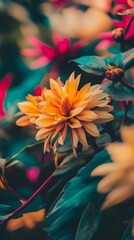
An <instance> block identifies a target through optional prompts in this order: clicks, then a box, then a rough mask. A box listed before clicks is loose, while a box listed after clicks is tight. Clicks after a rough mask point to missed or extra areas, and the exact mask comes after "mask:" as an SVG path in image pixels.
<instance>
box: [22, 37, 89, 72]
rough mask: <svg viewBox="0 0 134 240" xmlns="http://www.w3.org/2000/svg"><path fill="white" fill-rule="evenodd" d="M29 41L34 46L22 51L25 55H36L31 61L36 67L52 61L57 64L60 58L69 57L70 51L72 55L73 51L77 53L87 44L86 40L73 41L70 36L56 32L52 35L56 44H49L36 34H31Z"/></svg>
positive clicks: (32, 65)
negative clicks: (63, 35) (62, 35)
mask: <svg viewBox="0 0 134 240" xmlns="http://www.w3.org/2000/svg"><path fill="white" fill-rule="evenodd" d="M28 41H29V42H30V43H31V44H32V45H33V47H34V48H24V49H22V50H21V53H22V55H24V56H29V57H36V60H34V61H33V62H32V63H31V67H32V68H34V69H36V68H40V67H43V66H46V65H47V64H49V63H50V62H55V64H57V63H59V59H61V58H62V59H63V57H65V58H67V57H68V54H69V53H70V55H72V53H73V54H74V55H75V54H76V53H77V51H78V50H79V49H80V48H81V47H83V46H85V45H86V42H84V41H77V42H75V43H71V42H70V39H69V38H67V37H61V36H60V35H59V34H56V33H55V34H53V35H52V43H53V45H54V46H49V45H47V44H46V43H44V42H42V41H40V40H39V39H38V38H36V37H35V36H29V37H28Z"/></svg>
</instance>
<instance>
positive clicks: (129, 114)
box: [127, 106, 134, 119]
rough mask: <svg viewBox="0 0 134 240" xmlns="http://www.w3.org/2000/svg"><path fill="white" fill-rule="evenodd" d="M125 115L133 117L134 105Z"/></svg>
mask: <svg viewBox="0 0 134 240" xmlns="http://www.w3.org/2000/svg"><path fill="white" fill-rule="evenodd" d="M127 116H128V117H129V118H131V119H134V106H132V108H131V109H130V110H129V111H128V113H127Z"/></svg>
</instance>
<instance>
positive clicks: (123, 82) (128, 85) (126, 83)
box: [121, 79, 134, 91]
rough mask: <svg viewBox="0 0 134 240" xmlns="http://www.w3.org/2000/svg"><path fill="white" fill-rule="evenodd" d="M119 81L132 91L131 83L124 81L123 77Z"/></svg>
mask: <svg viewBox="0 0 134 240" xmlns="http://www.w3.org/2000/svg"><path fill="white" fill-rule="evenodd" d="M121 83H122V84H123V85H124V86H126V87H127V88H129V89H131V90H133V91H134V86H132V85H131V84H129V83H128V82H126V81H124V80H123V79H122V80H121Z"/></svg>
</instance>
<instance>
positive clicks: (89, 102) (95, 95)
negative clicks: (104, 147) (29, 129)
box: [35, 73, 113, 155]
mask: <svg viewBox="0 0 134 240" xmlns="http://www.w3.org/2000/svg"><path fill="white" fill-rule="evenodd" d="M79 82H80V75H79V76H78V77H77V78H76V79H75V78H74V73H73V74H71V76H70V77H69V79H68V80H67V81H66V83H65V85H64V84H63V83H62V82H61V81H60V80H59V79H58V80H57V81H55V80H53V79H50V90H46V91H45V92H44V96H43V97H44V99H45V101H43V102H41V103H39V104H38V107H39V108H41V109H42V113H41V114H40V116H39V117H38V118H37V120H36V121H35V124H36V125H37V127H38V128H40V130H39V131H38V133H37V135H36V140H41V139H44V140H45V144H44V151H50V148H51V147H52V148H53V150H54V152H56V150H57V147H58V145H59V144H61V145H62V144H64V141H65V139H66V136H67V133H70V136H71V137H70V140H71V144H72V148H73V152H74V154H75V155H76V148H77V145H78V142H80V143H81V144H82V145H83V146H86V145H88V143H87V138H86V133H88V134H90V135H92V136H94V137H98V136H99V131H98V128H97V126H96V124H97V123H105V122H108V121H111V120H112V119H113V115H111V114H110V113H109V112H110V111H111V110H112V106H110V105H108V103H109V97H108V95H107V94H106V93H103V90H101V85H99V84H97V85H94V86H91V85H90V83H87V84H86V85H85V86H83V87H82V88H81V89H80V90H78V86H79ZM55 138H56V140H55ZM54 140H55V142H54V144H53V141H54Z"/></svg>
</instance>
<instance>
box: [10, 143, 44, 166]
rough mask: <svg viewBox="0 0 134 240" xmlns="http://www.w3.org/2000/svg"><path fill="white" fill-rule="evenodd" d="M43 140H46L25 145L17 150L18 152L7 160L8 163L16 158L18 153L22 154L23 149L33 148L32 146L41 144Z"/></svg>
mask: <svg viewBox="0 0 134 240" xmlns="http://www.w3.org/2000/svg"><path fill="white" fill-rule="evenodd" d="M43 142H44V140H42V141H39V142H36V143H34V144H30V145H27V146H25V147H23V148H22V149H21V150H20V151H19V152H17V153H16V154H14V155H13V156H12V157H10V158H9V159H8V160H7V161H6V163H7V162H9V161H11V160H12V159H14V158H16V157H17V156H18V155H20V154H21V153H22V152H23V151H25V150H26V149H27V148H32V147H34V146H37V145H39V144H41V143H43Z"/></svg>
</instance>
